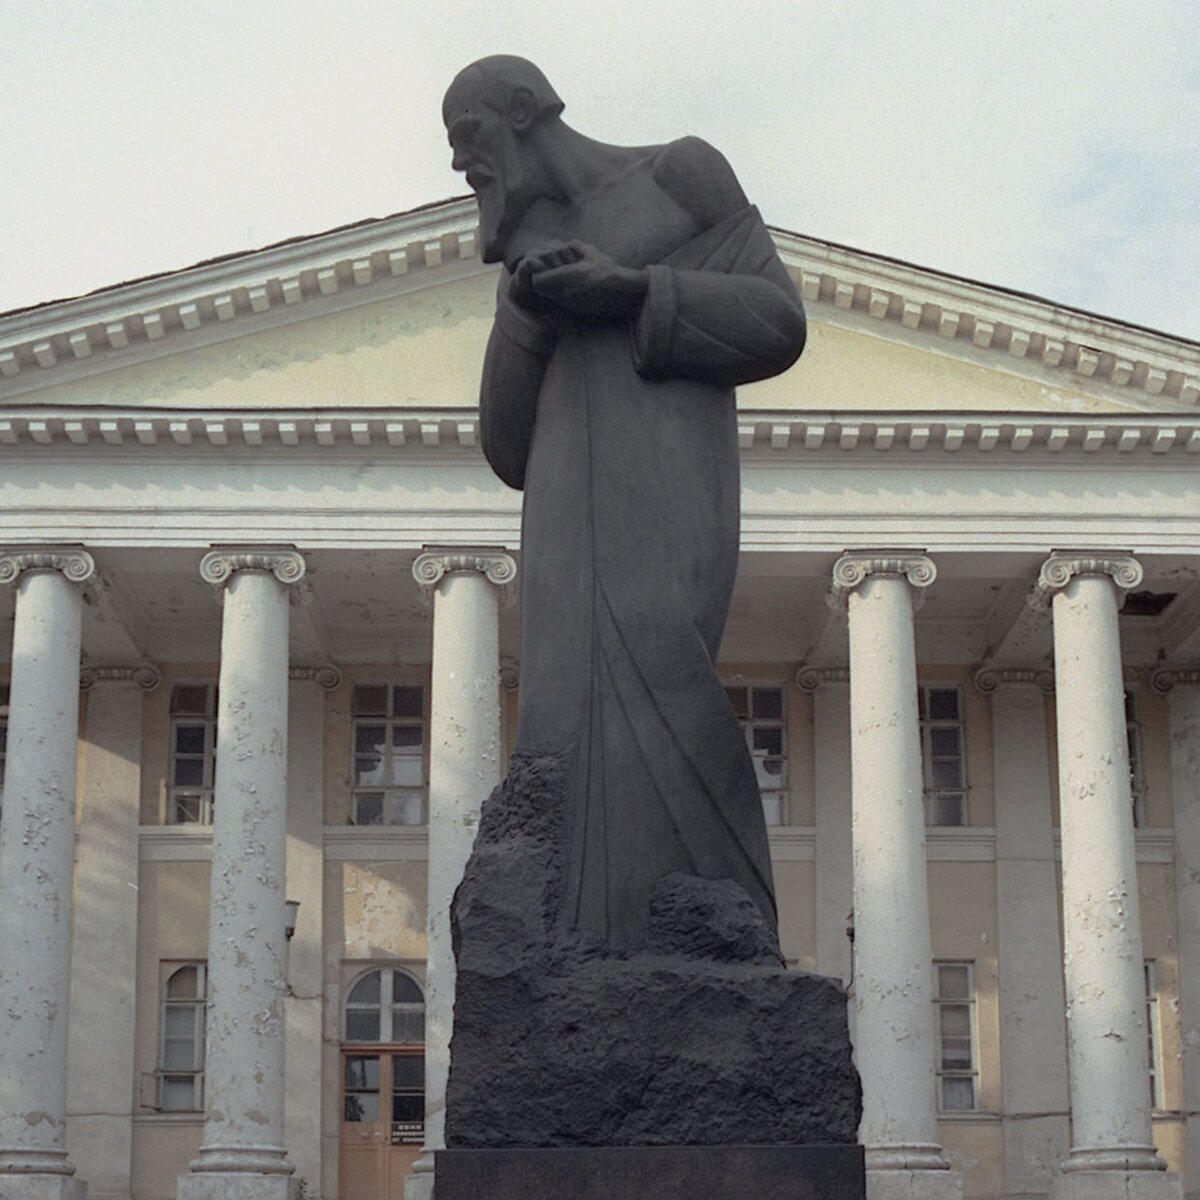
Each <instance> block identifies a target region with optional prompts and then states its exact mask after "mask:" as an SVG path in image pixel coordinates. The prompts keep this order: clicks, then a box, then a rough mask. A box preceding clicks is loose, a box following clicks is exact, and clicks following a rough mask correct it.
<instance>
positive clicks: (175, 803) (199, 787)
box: [167, 683, 217, 825]
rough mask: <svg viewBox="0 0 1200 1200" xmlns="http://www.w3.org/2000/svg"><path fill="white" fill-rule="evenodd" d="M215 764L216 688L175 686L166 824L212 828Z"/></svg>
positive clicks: (172, 706)
mask: <svg viewBox="0 0 1200 1200" xmlns="http://www.w3.org/2000/svg"><path fill="white" fill-rule="evenodd" d="M216 765H217V687H216V684H213V683H177V684H176V685H175V686H174V687H173V688H172V689H171V764H170V775H169V780H170V782H169V783H168V785H167V824H168V825H211V824H212V813H213V783H214V776H215V772H216Z"/></svg>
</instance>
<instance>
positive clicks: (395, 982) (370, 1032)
mask: <svg viewBox="0 0 1200 1200" xmlns="http://www.w3.org/2000/svg"><path fill="white" fill-rule="evenodd" d="M344 1031H345V1037H346V1041H348V1042H410V1043H414V1044H420V1045H424V1043H425V995H424V993H423V992H422V991H421V986H420V984H418V983H417V981H416V980H415V979H413V977H412V976H411V975H410V974H408V972H407V971H401V970H399V969H397V968H394V967H382V968H379V969H377V970H374V971H368V972H367V974H365V975H363V976H362V977H361V978H359V979H358V980H357V981H356V982H355V983H354V985H353V987H351V989H350V991H349V993H348V994H347V996H346V1019H345V1026H344Z"/></svg>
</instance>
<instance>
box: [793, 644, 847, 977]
mask: <svg viewBox="0 0 1200 1200" xmlns="http://www.w3.org/2000/svg"><path fill="white" fill-rule="evenodd" d="M796 686H797V687H799V688H800V690H801V691H802V692H808V693H809V694H810V695H811V696H812V698H813V756H812V759H813V795H814V797H815V801H816V814H815V821H816V828H815V830H814V836H815V841H816V863H815V864H814V865H815V867H816V908H817V912H816V918H817V929H816V934H817V938H816V942H817V945H816V949H817V956H816V957H817V964H816V965H817V972H818V973H819V974H821V975H832V976H833V977H834V978H835V979H840V980H842V982H843V983H848V982H849V981H850V955H851V948H850V939H849V938H848V937H847V936H846V926H847V924H848V923H849V920H850V910H851V909H852V908H853V906H854V872H853V858H854V856H853V850H852V848H851V833H850V672H849V671H848V670H847V669H846V668H845V667H802V668H801V669H800V671H799V672H798V674H797V675H796Z"/></svg>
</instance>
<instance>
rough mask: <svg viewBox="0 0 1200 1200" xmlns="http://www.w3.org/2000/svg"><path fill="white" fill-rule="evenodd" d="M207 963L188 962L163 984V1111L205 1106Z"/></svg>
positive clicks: (160, 1062)
mask: <svg viewBox="0 0 1200 1200" xmlns="http://www.w3.org/2000/svg"><path fill="white" fill-rule="evenodd" d="M205 975H206V970H205V965H204V963H188V964H187V965H186V966H182V967H179V968H178V969H177V970H174V971H172V972H171V973H170V974H169V975H168V976H167V977H166V979H165V981H164V983H163V1000H162V1026H161V1035H160V1039H159V1054H158V1107H159V1108H160V1109H161V1110H162V1111H164V1112H199V1111H202V1110H203V1108H204V989H205Z"/></svg>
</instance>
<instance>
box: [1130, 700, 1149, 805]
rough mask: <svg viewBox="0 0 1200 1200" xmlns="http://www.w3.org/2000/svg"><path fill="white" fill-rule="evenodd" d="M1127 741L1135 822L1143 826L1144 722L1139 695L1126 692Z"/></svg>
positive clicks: (1144, 787) (1144, 790)
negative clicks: (1140, 714) (1140, 710)
mask: <svg viewBox="0 0 1200 1200" xmlns="http://www.w3.org/2000/svg"><path fill="white" fill-rule="evenodd" d="M1125 741H1126V744H1127V745H1128V747H1129V791H1130V794H1131V796H1132V798H1133V823H1134V826H1135V827H1137V828H1139V829H1140V828H1141V827H1142V826H1143V825H1144V824H1145V823H1146V784H1145V779H1144V778H1143V775H1142V761H1143V759H1142V723H1141V720H1140V719H1139V713H1138V700H1137V695H1136V694H1135V693H1134V692H1132V691H1128V690H1127V691H1126V692H1125Z"/></svg>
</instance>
